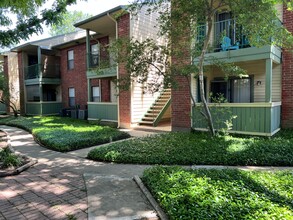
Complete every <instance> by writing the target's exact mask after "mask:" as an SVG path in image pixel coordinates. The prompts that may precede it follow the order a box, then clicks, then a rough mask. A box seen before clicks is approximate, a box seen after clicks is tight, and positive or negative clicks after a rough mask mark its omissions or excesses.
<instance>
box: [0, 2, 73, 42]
mask: <svg viewBox="0 0 293 220" xmlns="http://www.w3.org/2000/svg"><path fill="white" fill-rule="evenodd" d="M45 2H46V0H18V1H11V0H1V2H0V26H1V29H0V47H6V46H9V45H11V44H17V43H19V42H20V40H28V39H29V37H30V36H31V35H32V34H35V33H41V32H42V31H43V28H42V24H45V25H53V24H58V23H60V21H61V19H62V15H63V13H64V12H65V11H66V6H68V5H71V4H74V3H76V0H55V1H54V3H53V5H52V8H51V9H43V10H42V11H40V12H39V11H38V10H39V8H40V7H41V6H42V5H43V4H44V3H45ZM13 18H15V19H16V20H17V21H16V23H15V24H14V22H13ZM13 26H14V27H13ZM11 27H13V28H11Z"/></svg>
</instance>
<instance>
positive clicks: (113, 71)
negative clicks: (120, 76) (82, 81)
mask: <svg viewBox="0 0 293 220" xmlns="http://www.w3.org/2000/svg"><path fill="white" fill-rule="evenodd" d="M86 75H87V78H88V79H99V78H107V77H117V68H116V66H114V67H110V68H105V69H100V70H99V69H98V68H97V69H90V70H87V72H86Z"/></svg>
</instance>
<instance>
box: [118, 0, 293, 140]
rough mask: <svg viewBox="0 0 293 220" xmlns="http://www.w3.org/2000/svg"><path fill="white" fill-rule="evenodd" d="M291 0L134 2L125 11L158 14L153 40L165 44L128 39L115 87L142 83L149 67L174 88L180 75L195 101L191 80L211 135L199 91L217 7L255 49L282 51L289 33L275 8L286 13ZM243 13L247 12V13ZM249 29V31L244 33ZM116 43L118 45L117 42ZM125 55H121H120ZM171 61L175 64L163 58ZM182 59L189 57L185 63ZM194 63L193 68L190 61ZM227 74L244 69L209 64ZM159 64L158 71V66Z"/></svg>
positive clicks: (291, 42) (289, 43) (288, 42)
mask: <svg viewBox="0 0 293 220" xmlns="http://www.w3.org/2000/svg"><path fill="white" fill-rule="evenodd" d="M292 2H293V1H291V0H286V1H283V0H263V1H259V0H233V1H231V0H136V1H135V3H134V4H132V5H131V6H130V8H129V10H130V11H131V13H132V14H133V15H135V14H136V13H137V12H139V11H140V10H141V8H142V7H143V6H148V7H149V9H148V12H150V13H151V12H158V13H159V14H160V16H159V19H158V22H159V27H160V31H159V36H160V37H164V38H165V39H166V42H167V43H166V45H157V44H156V43H155V41H154V40H152V39H148V40H146V41H141V42H139V41H135V40H132V39H130V41H128V42H127V43H126V45H127V46H126V47H125V46H124V47H123V48H124V50H121V49H118V50H117V52H118V53H119V52H120V53H121V55H120V56H118V59H117V60H118V62H124V63H126V68H127V70H128V76H126V77H125V78H124V79H120V82H119V83H120V86H121V85H122V86H123V87H124V88H127V85H128V86H130V84H131V80H139V82H144V83H146V84H148V82H149V81H148V72H149V69H150V68H152V69H153V70H154V69H155V70H156V73H157V75H158V76H163V77H164V78H165V83H164V86H165V87H166V86H173V87H176V85H177V82H176V76H178V75H180V76H184V77H186V80H188V81H189V90H190V96H191V99H192V103H193V105H194V106H195V104H196V101H195V98H194V97H193V95H192V92H191V86H190V85H191V83H190V81H191V77H198V78H199V85H200V96H201V100H202V103H203V111H202V115H203V116H204V117H205V118H206V120H207V122H208V125H209V129H210V132H211V133H212V134H213V135H215V129H214V125H213V119H212V116H211V113H210V110H209V107H208V105H207V100H206V98H205V89H204V68H205V67H204V61H205V58H206V53H207V51H208V49H209V47H210V43H211V42H210V39H211V36H212V26H213V18H214V16H215V14H216V12H217V11H218V10H219V9H227V8H229V9H230V10H231V11H232V13H233V18H234V19H237V25H238V26H239V27H241V28H242V30H247V31H246V38H247V40H248V41H249V43H250V44H251V45H254V46H256V47H261V46H264V45H271V44H273V45H277V46H280V47H283V48H286V47H290V46H292V45H293V37H292V34H291V33H289V32H288V31H287V30H286V29H285V27H283V26H282V25H280V22H278V21H279V20H278V16H277V12H276V10H275V5H276V4H278V3H280V4H285V6H287V8H288V10H291V9H292V4H293V3H292ZM248 12H249V13H248ZM199 26H202V27H203V29H202V30H201V31H202V32H204V34H202V36H201V38H197V39H196V40H194V39H195V36H197V33H198V31H199V30H198V28H197V27H199ZM248 30H249V31H248ZM119 45H122V43H119ZM125 52H126V53H127V55H128V56H125V54H124V53H125ZM166 56H167V57H176V58H177V60H175V59H172V61H173V62H170V59H167V62H166V59H165V57H166ZM185 57H191V58H192V59H191V61H189V62H186V59H185ZM195 60H197V61H198V62H197V64H196V65H194V63H195V62H194V61H195ZM211 62H213V65H216V66H218V67H219V68H221V69H222V70H224V71H223V72H225V73H226V74H227V75H241V74H245V70H243V69H241V68H240V67H238V66H235V65H234V64H231V63H225V62H222V61H219V60H216V59H215V60H213V61H211ZM162 65H163V66H164V68H162ZM149 86H150V87H152V88H154V87H156V88H161V87H162V84H158V85H154V84H150V85H149Z"/></svg>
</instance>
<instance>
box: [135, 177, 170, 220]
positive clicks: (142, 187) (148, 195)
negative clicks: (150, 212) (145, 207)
mask: <svg viewBox="0 0 293 220" xmlns="http://www.w3.org/2000/svg"><path fill="white" fill-rule="evenodd" d="M133 180H134V182H136V184H137V185H138V187H139V188H140V190H141V191H142V193H143V194H144V195H145V197H146V198H147V199H148V200H149V202H150V204H151V205H152V206H153V208H154V209H155V210H156V212H157V213H158V215H159V217H160V219H161V220H168V219H169V218H168V216H167V215H166V213H165V212H164V211H163V209H162V208H161V207H160V205H159V204H158V203H157V201H156V200H155V199H154V197H153V196H152V194H151V193H150V191H149V190H148V189H147V188H146V187H145V185H144V184H143V182H142V181H141V179H140V178H139V176H134V177H133Z"/></svg>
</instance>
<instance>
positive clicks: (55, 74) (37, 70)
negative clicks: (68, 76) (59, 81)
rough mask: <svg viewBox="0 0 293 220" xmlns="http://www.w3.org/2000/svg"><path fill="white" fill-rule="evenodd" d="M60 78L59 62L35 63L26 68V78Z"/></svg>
mask: <svg viewBox="0 0 293 220" xmlns="http://www.w3.org/2000/svg"><path fill="white" fill-rule="evenodd" d="M41 74H42V76H43V78H60V65H57V64H49V65H44V64H35V65H31V66H27V67H25V68H24V75H25V79H26V80H27V79H36V78H40V76H41Z"/></svg>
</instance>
